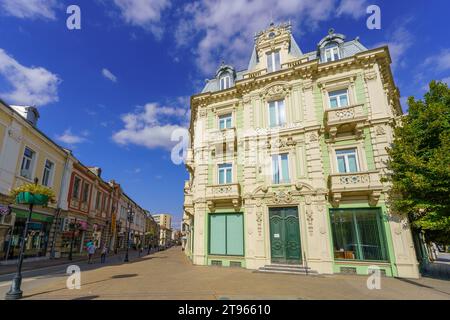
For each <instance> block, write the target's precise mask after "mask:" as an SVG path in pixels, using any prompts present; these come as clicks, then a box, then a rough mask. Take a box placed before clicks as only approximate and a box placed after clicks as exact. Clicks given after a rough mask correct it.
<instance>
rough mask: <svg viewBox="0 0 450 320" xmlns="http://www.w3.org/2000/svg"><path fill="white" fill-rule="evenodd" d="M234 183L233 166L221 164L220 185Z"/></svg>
mask: <svg viewBox="0 0 450 320" xmlns="http://www.w3.org/2000/svg"><path fill="white" fill-rule="evenodd" d="M230 183H233V165H232V164H230V163H225V164H219V184H230Z"/></svg>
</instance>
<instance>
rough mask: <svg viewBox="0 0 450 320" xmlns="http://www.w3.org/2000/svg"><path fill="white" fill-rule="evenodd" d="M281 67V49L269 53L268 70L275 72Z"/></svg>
mask: <svg viewBox="0 0 450 320" xmlns="http://www.w3.org/2000/svg"><path fill="white" fill-rule="evenodd" d="M280 69H281V60H280V51H274V52H270V53H268V54H267V72H275V71H278V70H280Z"/></svg>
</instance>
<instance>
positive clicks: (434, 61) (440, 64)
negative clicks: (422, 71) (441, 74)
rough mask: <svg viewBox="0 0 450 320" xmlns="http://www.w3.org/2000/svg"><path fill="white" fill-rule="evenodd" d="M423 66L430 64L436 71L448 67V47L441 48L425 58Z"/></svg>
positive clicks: (449, 53) (449, 56)
mask: <svg viewBox="0 0 450 320" xmlns="http://www.w3.org/2000/svg"><path fill="white" fill-rule="evenodd" d="M424 66H426V67H428V66H432V67H433V68H435V69H436V70H437V71H446V70H449V69H450V48H449V49H444V50H441V52H439V53H438V54H437V55H434V56H431V57H428V58H427V59H425V62H424Z"/></svg>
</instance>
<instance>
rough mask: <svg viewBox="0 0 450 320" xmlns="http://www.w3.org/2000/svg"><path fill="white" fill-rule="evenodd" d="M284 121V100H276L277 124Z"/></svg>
mask: <svg viewBox="0 0 450 320" xmlns="http://www.w3.org/2000/svg"><path fill="white" fill-rule="evenodd" d="M285 123H286V110H285V108H284V100H280V101H278V125H281V124H285Z"/></svg>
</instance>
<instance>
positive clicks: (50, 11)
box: [0, 0, 58, 20]
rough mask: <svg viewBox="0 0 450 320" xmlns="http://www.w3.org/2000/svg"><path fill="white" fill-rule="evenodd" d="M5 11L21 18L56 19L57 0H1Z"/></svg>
mask: <svg viewBox="0 0 450 320" xmlns="http://www.w3.org/2000/svg"><path fill="white" fill-rule="evenodd" d="M0 6H1V9H2V11H3V12H4V13H6V14H7V15H10V16H14V17H17V18H21V19H29V18H30V19H49V20H54V19H55V18H56V16H55V8H56V7H57V6H58V3H57V1H56V0H0Z"/></svg>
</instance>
